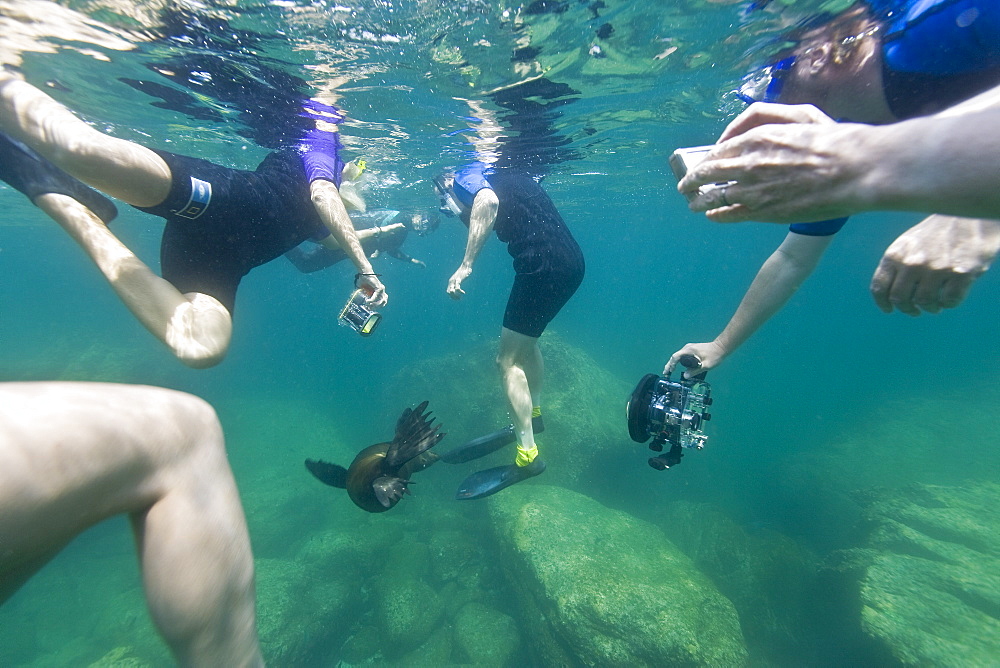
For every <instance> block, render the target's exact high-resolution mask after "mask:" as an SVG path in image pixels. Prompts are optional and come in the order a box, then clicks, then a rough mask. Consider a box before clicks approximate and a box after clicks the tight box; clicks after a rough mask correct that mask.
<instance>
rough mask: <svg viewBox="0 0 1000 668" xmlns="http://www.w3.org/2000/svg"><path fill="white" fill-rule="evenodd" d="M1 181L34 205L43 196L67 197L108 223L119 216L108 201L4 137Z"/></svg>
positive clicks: (0, 150)
mask: <svg viewBox="0 0 1000 668" xmlns="http://www.w3.org/2000/svg"><path fill="white" fill-rule="evenodd" d="M0 180H3V181H5V182H7V183H8V184H9V185H10V186H11V187H13V188H16V189H17V190H20V191H21V192H22V193H24V195H25V196H26V197H27V198H28V199H30V200H31V201H32V203H34V202H35V199H36V198H37V197H40V196H41V195H48V194H56V195H66V196H67V197H72V198H73V199H75V200H76V201H77V202H79V203H80V204H83V205H84V206H86V207H87V208H88V209H90V210H91V211H92V212H93V213H94V214H96V215H97V217H98V218H100V219H101V220H103V221H104V222H105V223H110V222H111V221H112V220H113V219H114V217H115V216H117V215H118V209H116V208H115V205H114V204H113V203H112V202H111V200H109V199H108V198H107V197H105V196H104V195H102V194H100V193H99V192H97V191H96V190H94V189H93V188H90V187H88V186H86V185H85V184H83V183H82V182H80V181H79V180H77V179H75V178H74V177H72V176H70V175H69V174H67V173H66V172H64V171H63V170H61V169H59V168H58V167H56V166H55V165H53V164H52V163H51V162H49V161H48V160H46V159H45V158H43V157H42V156H40V155H38V154H37V153H35V152H34V151H32V150H31V149H30V148H28V147H27V146H25V145H23V144H21V143H20V142H16V141H14V140H13V139H11V138H10V137H8V136H7V135H5V134H2V133H0Z"/></svg>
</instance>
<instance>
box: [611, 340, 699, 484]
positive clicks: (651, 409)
mask: <svg viewBox="0 0 1000 668" xmlns="http://www.w3.org/2000/svg"><path fill="white" fill-rule="evenodd" d="M680 363H681V364H682V365H684V366H685V367H687V368H689V369H693V368H698V367H699V366H700V365H701V363H700V360H698V358H697V357H695V356H694V355H683V356H682V357H681V359H680ZM711 394H712V388H711V387H710V386H709V384H708V383H707V382H705V373H704V372H703V373H700V374H698V375H697V376H694V377H693V378H690V379H686V378H684V374H683V373H681V377H680V379H679V380H676V381H675V380H671V379H670V377H669V376H667V377H662V376H657V375H656V374H655V373H648V374H646V375H645V376H643V377H642V380H640V381H639V384H638V385H636V386H635V390H633V391H632V396H631V397H629V401H628V405H627V406H626V408H625V413H626V416H627V418H628V433H629V436H631V437H632V440H633V441H635V442H637V443H645V442H646V441H648V440H649V438H650V436H652V437H653V442H652V443H650V444H649V449H650V450H653V451H654V452H663V446H664V445H666V444H669V446H670V449H669V450H668V451H667V452H666V454H662V455H657V456H656V457H650V458H649V465H650V466H652V467H653V468H654V469H657V470H660V471H662V470H664V469H668V468H670V467H671V466H676V465H677V464H680V463H681V457H683V456H684V448H695V449H696V450H701V449H702V448H703V447H705V441H707V440H708V437H707V436H706V435H705V433H704V432H703V431H702V429H703V427H704V424H705V422H707V421H708V420H711V419H712V415H711V414H710V413H709V412H708V407H709V406H711V405H712V396H711Z"/></svg>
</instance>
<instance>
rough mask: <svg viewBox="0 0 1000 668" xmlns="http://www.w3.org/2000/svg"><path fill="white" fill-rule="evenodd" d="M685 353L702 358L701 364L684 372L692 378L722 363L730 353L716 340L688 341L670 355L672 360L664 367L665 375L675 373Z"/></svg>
mask: <svg viewBox="0 0 1000 668" xmlns="http://www.w3.org/2000/svg"><path fill="white" fill-rule="evenodd" d="M684 355H694V356H695V357H697V358H698V359H699V360H701V364H700V365H699V366H697V367H694V368H692V369H689V370H687V371H685V372H684V373H683V374H682V376H683V377H684V378H691V376H697V375H698V374H700V373H704V372H706V371H708V370H710V369H714V368H715V367H717V366H719V365H720V364H722V360H724V359H725V358H726V355H728V353H727V352H726V351H725V349H724V348H723V347H722V346H720V345H719V344H718V343H716V342H715V341H711V342H708V343H688V344H687V345H685V346H684V347H683V348H681V349H680V350H678V351H677V352H676V353H674V354H673V355H671V356H670V360H669V361H668V362H667V364H666V366H664V367H663V375H664V376H669V375H670V374H671V373H673V371H674V367H676V366H677V364H678V362H680V359H681V357H683V356H684Z"/></svg>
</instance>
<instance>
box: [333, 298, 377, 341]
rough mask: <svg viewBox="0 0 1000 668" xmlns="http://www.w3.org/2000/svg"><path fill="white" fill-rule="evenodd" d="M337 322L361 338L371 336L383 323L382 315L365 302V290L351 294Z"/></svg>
mask: <svg viewBox="0 0 1000 668" xmlns="http://www.w3.org/2000/svg"><path fill="white" fill-rule="evenodd" d="M337 320H338V322H339V323H340V324H341V325H344V326H345V327H350V328H351V329H353V330H354V331H355V332H357V333H358V334H360V335H361V336H371V334H372V332H374V331H375V328H376V327H378V324H379V322H381V321H382V314H381V313H379V312H377V311H373V310H371V308H369V306H368V304H367V303H366V302H365V293H364V290H361V289H358V290H355V291H354V292H352V293H351V298H350V299H348V300H347V303H346V304H344V308H343V309H342V310H341V311H340V316H339V317H338V319H337Z"/></svg>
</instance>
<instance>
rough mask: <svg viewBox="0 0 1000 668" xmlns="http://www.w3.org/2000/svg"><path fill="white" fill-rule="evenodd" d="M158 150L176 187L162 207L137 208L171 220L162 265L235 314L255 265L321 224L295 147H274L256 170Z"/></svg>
mask: <svg viewBox="0 0 1000 668" xmlns="http://www.w3.org/2000/svg"><path fill="white" fill-rule="evenodd" d="M156 153H157V155H159V156H160V157H162V158H163V159H164V160H165V161H166V163H167V165H169V166H170V171H171V175H172V185H171V188H170V193H169V194H168V195H167V198H166V199H165V200H164V201H163V202H162V203H160V204H158V205H156V206H152V207H137V208H139V210H140V211H145V212H147V213H151V214H153V215H156V216H160V217H162V218H164V219H166V221H167V223H166V226H165V227H164V229H163V241H162V243H161V245H160V269H161V271H162V274H163V277H164V278H165V279H167V280H168V281H170V282H171V283H172V284H173V285H174V286H175V287H176V288H177V289H178V290H180V291H181V292H182V293H188V292H200V293H204V294H208V295H211V296H212V297H215V298H216V299H218V300H219V301H220V302H222V304H223V305H224V306H225V307H226V308H227V309H229V311H230V313H232V311H233V307H234V304H235V301H236V289H237V287H238V286H239V283H240V280H241V279H242V278H243V277H244V276H246V275H247V273H249V271H250V270H251V269H253V268H254V267H259V266H260V265H262V264H265V263H267V262H270V261H271V260H273V259H275V258H277V257H280V256H281V255H282V254H283V253H285V252H286V251H288V250H290V249H292V248H294V247H295V246H298V245H299V244H300V243H302V242H303V241H304V240H306V239H308V238H310V237H312V236H313V235H315V234H317V232H318V231H319V230H320V228H322V223H321V221H320V219H319V216H318V215H317V213H316V210H315V208H314V207H313V206H312V202H311V201H310V198H309V184H308V183H307V181H306V176H305V170H304V169H303V167H302V161H301V159H300V157H299V155H298V154H297V153H295V152H294V151H281V152H275V153H270V154H268V156H267V157H265V158H264V160H263V161H262V162H261V163H260V165H258V166H257V169H256V170H255V171H252V172H250V171H244V170H239V169H230V168H228V167H222V166H219V165H216V164H214V163H211V162H208V161H206V160H200V159H198V158H189V157H185V156H181V155H176V154H173V153H167V152H166V151H156Z"/></svg>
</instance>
